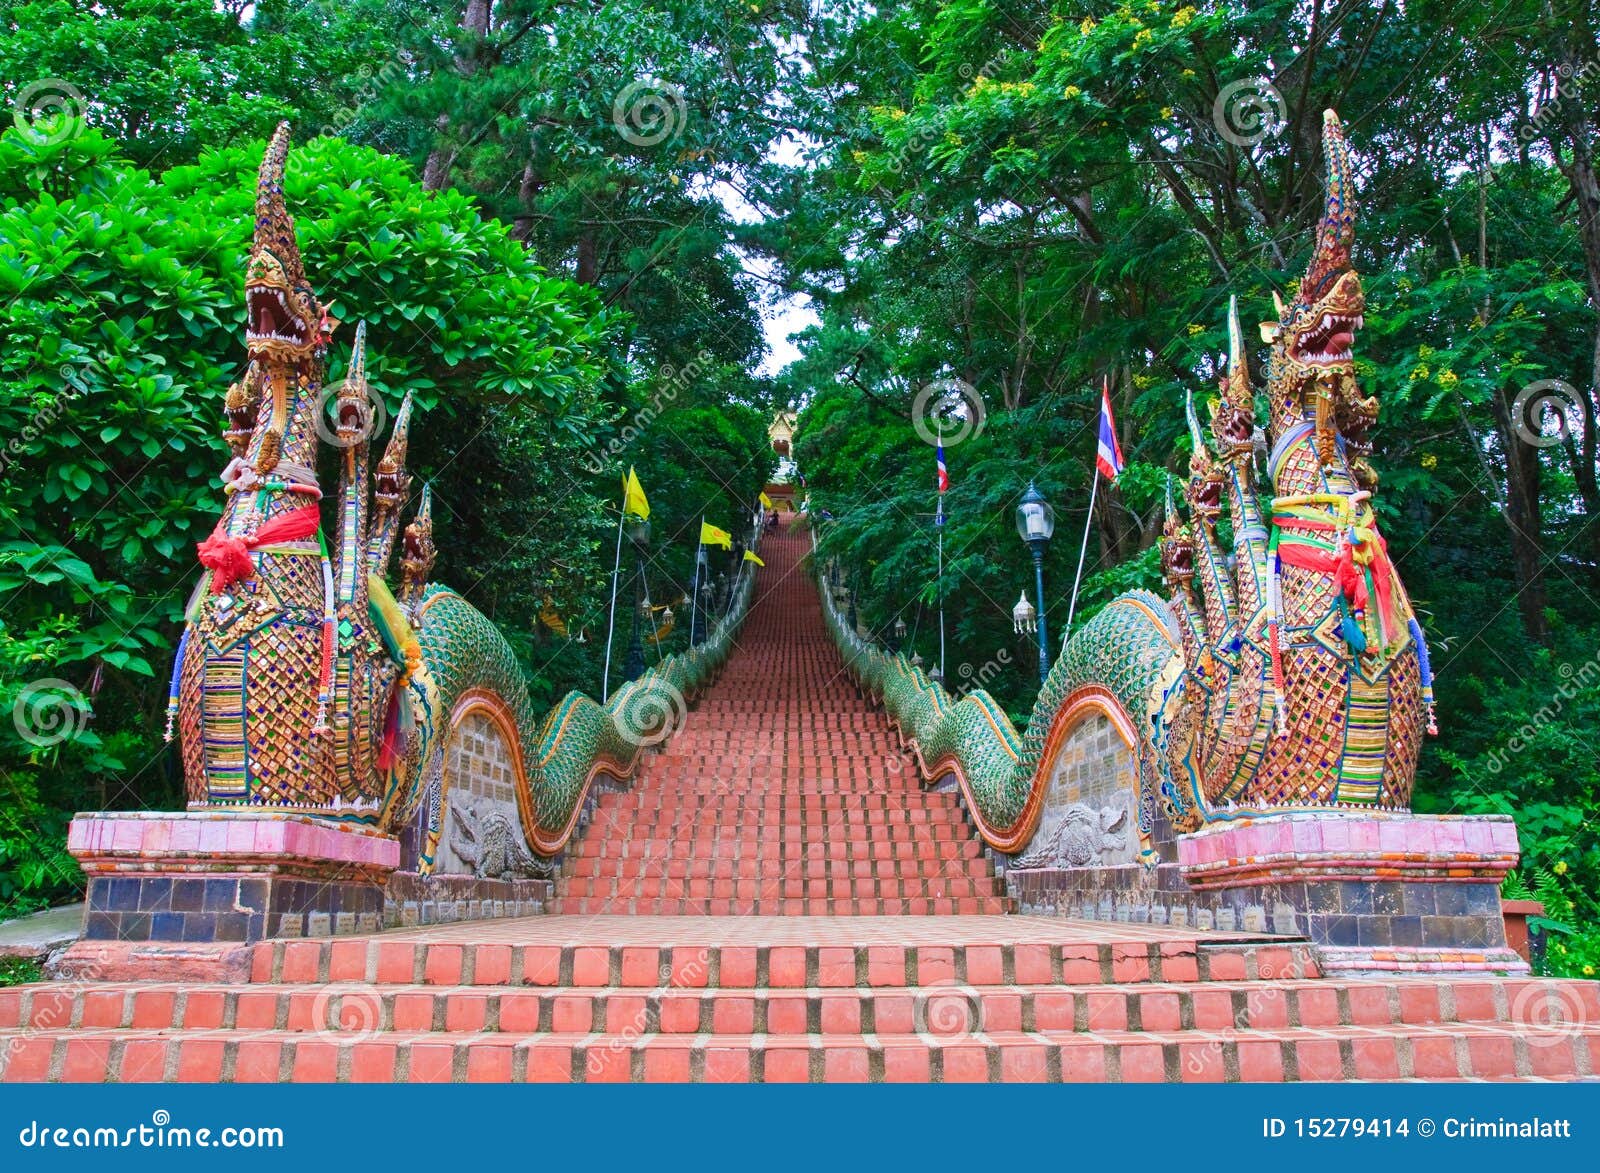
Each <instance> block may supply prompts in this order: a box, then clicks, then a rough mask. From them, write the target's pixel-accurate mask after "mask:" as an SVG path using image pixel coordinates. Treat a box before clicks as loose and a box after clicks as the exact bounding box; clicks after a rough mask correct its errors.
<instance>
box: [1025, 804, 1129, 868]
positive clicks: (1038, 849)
mask: <svg viewBox="0 0 1600 1173" xmlns="http://www.w3.org/2000/svg"><path fill="white" fill-rule="evenodd" d="M1127 848H1128V808H1127V807H1126V806H1125V805H1124V806H1107V807H1101V808H1100V809H1099V810H1095V809H1094V808H1093V807H1089V806H1085V805H1084V804H1083V803H1081V802H1075V803H1073V804H1072V805H1071V806H1069V807H1067V808H1066V810H1064V811H1062V812H1061V814H1060V816H1059V817H1058V819H1057V821H1056V822H1055V824H1054V826H1052V827H1047V828H1042V829H1041V830H1040V832H1039V834H1037V835H1035V836H1034V839H1033V845H1032V846H1031V847H1030V848H1029V849H1028V851H1027V852H1026V853H1025V854H1024V855H1023V856H1022V857H1021V858H1020V859H1018V860H1017V863H1016V866H1017V867H1019V868H1066V867H1076V868H1081V867H1087V866H1089V865H1090V864H1104V863H1122V862H1125V861H1124V860H1123V859H1121V858H1120V857H1121V856H1124V855H1126V854H1127ZM1108 855H1109V856H1111V857H1113V858H1110V859H1107V858H1105V857H1106V856H1108Z"/></svg>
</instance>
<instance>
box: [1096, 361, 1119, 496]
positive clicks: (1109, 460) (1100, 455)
mask: <svg viewBox="0 0 1600 1173" xmlns="http://www.w3.org/2000/svg"><path fill="white" fill-rule="evenodd" d="M1094 465H1095V467H1096V468H1097V469H1099V470H1100V472H1101V473H1102V474H1104V476H1105V478H1106V479H1107V480H1108V481H1115V480H1116V479H1117V476H1118V474H1119V473H1121V472H1122V445H1120V444H1118V443H1117V425H1116V424H1115V423H1114V422H1113V421H1112V419H1111V381H1110V380H1109V379H1108V380H1106V384H1105V386H1104V387H1102V388H1101V389H1100V446H1099V448H1098V449H1097V450H1096V452H1095V455H1094Z"/></svg>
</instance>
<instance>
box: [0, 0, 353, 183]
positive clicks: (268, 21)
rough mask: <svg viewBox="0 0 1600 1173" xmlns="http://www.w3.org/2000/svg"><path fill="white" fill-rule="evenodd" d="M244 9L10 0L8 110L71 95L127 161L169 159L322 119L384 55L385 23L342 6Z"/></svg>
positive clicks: (4, 1) (0, 50)
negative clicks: (244, 12) (22, 101)
mask: <svg viewBox="0 0 1600 1173" xmlns="http://www.w3.org/2000/svg"><path fill="white" fill-rule="evenodd" d="M243 7H244V6H243V5H219V4H215V3H212V0H104V2H102V3H96V4H94V5H83V4H75V3H71V2H70V0H0V78H4V79H6V81H5V82H4V83H0V92H3V93H4V96H5V98H6V105H7V107H8V108H9V107H11V106H12V104H13V102H14V101H15V100H16V99H17V98H18V97H19V96H21V95H27V96H28V98H29V101H28V102H27V103H26V106H25V108H28V109H44V108H46V107H47V106H48V105H50V104H53V103H54V102H57V101H60V102H64V103H65V104H66V105H67V106H69V107H70V108H71V109H73V110H74V111H76V113H77V115H78V116H79V117H81V118H83V119H84V120H86V121H87V122H88V123H89V124H90V125H92V126H95V127H98V128H100V129H102V130H103V131H105V132H106V134H107V135H108V136H109V137H112V138H114V139H115V140H116V141H117V142H118V143H119V145H120V147H121V151H122V153H123V154H124V155H126V156H127V157H128V158H131V159H133V160H134V161H136V162H137V163H139V164H141V165H144V166H160V167H170V166H172V165H174V164H177V163H188V162H192V161H194V159H195V158H197V157H198V156H199V154H200V152H201V150H202V149H203V148H206V147H217V146H222V145H225V144H229V143H236V142H239V141H241V140H248V139H254V138H259V137H262V136H264V135H266V134H268V133H270V132H271V130H272V127H273V125H274V124H275V123H277V121H278V120H279V119H281V118H296V117H300V118H304V119H306V120H308V121H311V120H315V121H313V122H312V125H313V126H321V125H324V124H326V123H327V122H328V120H329V119H331V118H333V117H335V115H336V112H337V110H338V109H340V108H342V107H343V106H345V105H346V104H348V102H349V101H351V100H353V99H354V98H355V97H356V96H357V95H358V94H359V93H360V90H361V87H362V85H363V70H364V71H365V75H366V76H370V75H371V73H372V69H373V66H374V65H378V64H381V63H382V61H383V60H384V57H385V49H384V46H383V45H382V44H381V42H380V41H379V39H378V38H377V36H375V34H376V33H377V31H378V30H377V28H376V26H374V25H373V24H371V23H368V22H363V21H358V20H353V19H350V16H349V14H348V13H346V12H344V11H343V10H344V9H345V8H346V7H347V6H346V5H344V4H337V5H336V4H331V3H325V2H317V3H299V2H295V0H263V2H261V3H256V4H251V5H249V6H248V9H249V12H250V14H251V15H250V17H249V18H248V19H241V17H240V15H239V12H240V9H241V8H243ZM308 78H315V79H317V80H316V84H315V85H314V86H308V85H307V84H306V79H308ZM30 87H33V89H32V90H31V92H30Z"/></svg>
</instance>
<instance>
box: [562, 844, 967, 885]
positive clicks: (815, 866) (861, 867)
mask: <svg viewBox="0 0 1600 1173" xmlns="http://www.w3.org/2000/svg"><path fill="white" fill-rule="evenodd" d="M761 863H762V861H760V860H756V859H740V860H732V859H722V860H712V859H680V858H674V857H665V858H659V859H648V858H640V857H637V856H636V857H632V858H627V859H619V858H616V857H611V856H584V857H579V858H576V859H572V860H568V861H567V862H566V863H565V864H563V865H562V869H561V874H562V875H563V876H567V877H574V876H588V877H595V878H600V877H604V878H608V879H618V878H620V879H628V880H631V879H658V880H666V879H673V880H683V879H695V880H705V879H719V880H753V879H755V878H757V877H758V876H760V875H762V874H773V871H775V872H776V874H781V875H788V874H791V872H790V869H791V868H792V869H793V871H792V874H794V875H797V876H804V877H805V878H806V879H810V880H819V879H833V880H847V879H850V878H852V877H853V878H855V879H869V878H872V877H874V876H876V877H877V878H880V879H893V878H895V877H897V876H898V877H900V878H919V877H920V878H926V877H930V876H966V877H968V878H970V879H988V880H993V879H994V878H995V876H994V872H993V870H992V869H991V868H990V867H989V862H988V861H987V860H985V859H983V858H981V857H976V856H973V857H958V858H955V859H945V860H940V859H938V858H936V857H935V858H930V857H928V856H927V855H925V854H923V853H921V852H918V851H914V850H913V851H908V852H906V854H905V855H903V856H897V857H896V858H894V859H885V858H881V857H880V858H874V859H858V860H854V861H845V860H839V861H837V862H834V863H829V862H828V861H827V860H821V859H818V860H812V859H805V858H801V859H797V860H794V861H792V862H784V861H779V866H777V867H776V869H773V871H769V870H767V869H763V868H762V867H761ZM768 868H769V869H771V868H772V865H771V864H770V862H769V864H768Z"/></svg>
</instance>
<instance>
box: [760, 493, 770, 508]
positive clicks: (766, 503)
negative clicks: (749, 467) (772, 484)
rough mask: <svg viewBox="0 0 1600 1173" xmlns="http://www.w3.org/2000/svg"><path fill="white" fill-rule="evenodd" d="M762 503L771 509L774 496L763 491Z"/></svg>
mask: <svg viewBox="0 0 1600 1173" xmlns="http://www.w3.org/2000/svg"><path fill="white" fill-rule="evenodd" d="M761 504H762V506H763V507H764V508H767V509H771V508H772V498H771V497H769V496H767V495H766V493H764V492H763V493H762V494H761Z"/></svg>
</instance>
